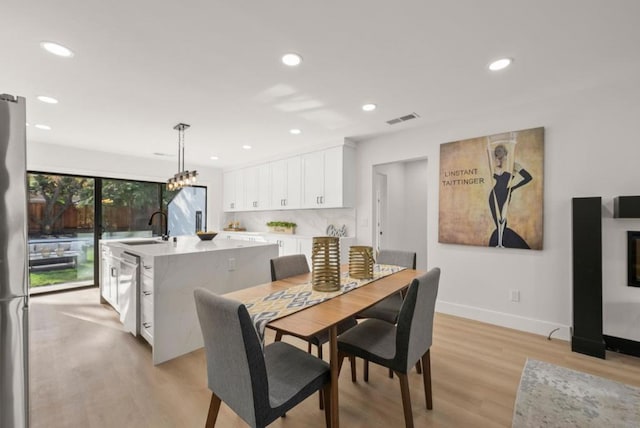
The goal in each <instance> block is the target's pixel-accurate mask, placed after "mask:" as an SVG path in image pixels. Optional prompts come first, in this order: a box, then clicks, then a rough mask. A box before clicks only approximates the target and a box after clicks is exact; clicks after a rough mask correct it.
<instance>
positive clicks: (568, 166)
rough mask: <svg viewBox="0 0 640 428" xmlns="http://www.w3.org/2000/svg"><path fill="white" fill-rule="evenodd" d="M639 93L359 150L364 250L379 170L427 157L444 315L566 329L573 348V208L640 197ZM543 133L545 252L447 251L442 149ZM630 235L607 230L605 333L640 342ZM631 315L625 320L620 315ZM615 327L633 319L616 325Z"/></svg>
mask: <svg viewBox="0 0 640 428" xmlns="http://www.w3.org/2000/svg"><path fill="white" fill-rule="evenodd" d="M638 83H639V82H638V80H637V79H633V80H632V79H628V78H627V79H620V80H619V81H617V82H616V83H614V84H611V85H610V86H606V87H597V88H586V89H582V90H581V91H580V92H573V93H566V94H560V95H557V96H556V97H555V98H550V99H545V100H539V101H537V102H535V103H531V104H527V105H521V106H518V107H515V108H514V107H511V108H508V109H504V110H503V111H487V112H480V113H478V114H477V115H475V116H470V117H461V118H458V119H456V120H455V121H448V122H440V123H432V124H425V126H423V127H421V128H414V129H411V130H407V131H403V132H398V133H394V134H388V135H383V136H378V137H375V138H371V139H368V140H366V141H363V142H360V143H359V144H358V160H357V162H358V182H357V189H358V192H357V194H358V204H357V210H358V225H357V226H358V228H357V237H358V243H359V244H363V245H371V237H372V229H371V228H372V225H371V221H370V220H371V219H372V207H373V203H372V177H373V173H372V171H373V166H374V165H376V164H381V163H388V162H394V161H403V160H408V159H416V158H424V157H426V158H428V161H429V167H428V168H427V171H428V173H427V174H428V175H427V176H428V188H427V195H428V206H427V216H428V230H427V239H426V244H427V251H428V254H429V260H428V265H429V267H434V266H439V267H441V268H442V277H441V283H440V291H439V296H438V306H437V308H438V310H439V311H442V312H448V313H452V314H457V315H461V316H465V317H469V318H474V319H479V320H483V321H487V322H491V323H495V324H500V325H505V326H508V327H512V328H517V329H521V330H526V331H532V332H536V333H539V334H548V333H549V332H550V331H551V330H552V329H553V328H556V327H560V328H561V330H560V331H559V332H558V333H556V334H554V337H558V336H560V337H563V338H569V329H568V327H569V326H570V325H571V323H572V312H571V306H572V300H571V278H572V276H571V275H572V274H571V198H572V197H577V196H602V197H603V201H604V202H605V206H609V207H610V206H611V200H612V198H613V197H614V196H617V195H638V194H640V184H639V183H640V162H639V160H640V141H639V140H640V137H638V127H637V120H638V118H639V117H640V102H639V100H640V84H638ZM418 120H422V119H418ZM398 126H401V125H398ZM538 126H544V127H545V176H544V179H545V196H544V204H545V205H544V216H545V218H544V249H543V250H542V251H528V250H515V249H496V248H485V247H471V246H460V245H450V244H439V243H438V240H437V239H438V238H437V237H438V229H437V228H438V175H439V147H440V144H441V143H446V142H450V141H456V140H460V139H465V138H472V137H477V136H483V135H490V134H494V133H499V132H504V131H509V130H518V129H526V128H534V127H538ZM609 209H610V208H609ZM627 228H631V229H635V230H640V220H624V221H620V220H613V219H610V218H605V219H604V220H603V239H604V245H603V248H604V252H605V253H604V257H603V258H604V278H603V281H604V285H603V288H604V308H605V326H604V331H605V333H607V334H611V335H617V336H619V337H625V338H629V339H634V340H640V337H639V333H638V328H637V326H638V325H639V324H638V317H639V316H640V289H639V288H632V287H627V286H626V265H625V260H626V255H623V251H624V248H625V245H626V241H624V242H623V236H622V235H623V231H624V230H626V229H627ZM510 289H518V290H520V294H521V301H520V302H519V303H514V302H510V301H509V299H508V296H509V290H510ZM622 305H624V308H625V310H624V314H625V315H624V316H623V315H618V311H617V309H615V308H616V307H620V306H622ZM614 318H624V319H623V320H619V321H617V322H614ZM632 322H633V324H631V323H632Z"/></svg>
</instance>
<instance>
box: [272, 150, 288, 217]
mask: <svg viewBox="0 0 640 428" xmlns="http://www.w3.org/2000/svg"><path fill="white" fill-rule="evenodd" d="M287 166H288V162H287V159H283V160H279V161H275V162H271V163H270V164H269V167H270V168H269V169H270V172H271V207H272V209H274V210H279V209H282V208H284V207H285V201H286V200H287V187H288V186H287V179H288V168H287Z"/></svg>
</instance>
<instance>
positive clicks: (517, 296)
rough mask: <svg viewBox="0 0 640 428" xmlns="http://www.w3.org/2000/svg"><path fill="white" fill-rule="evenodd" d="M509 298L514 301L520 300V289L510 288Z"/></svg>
mask: <svg viewBox="0 0 640 428" xmlns="http://www.w3.org/2000/svg"><path fill="white" fill-rule="evenodd" d="M509 299H510V300H511V301H512V302H519V301H520V290H509Z"/></svg>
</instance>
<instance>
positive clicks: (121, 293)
mask: <svg viewBox="0 0 640 428" xmlns="http://www.w3.org/2000/svg"><path fill="white" fill-rule="evenodd" d="M114 258H116V259H117V260H118V262H119V263H120V275H119V276H118V303H119V306H120V321H121V322H122V324H123V325H124V329H125V330H126V331H128V332H129V333H131V334H133V335H134V336H137V335H138V328H139V325H140V319H139V318H140V311H139V310H138V293H139V288H140V257H139V256H137V255H135V254H131V253H127V252H126V251H124V252H123V253H122V254H121V255H120V257H114Z"/></svg>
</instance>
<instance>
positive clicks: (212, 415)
mask: <svg viewBox="0 0 640 428" xmlns="http://www.w3.org/2000/svg"><path fill="white" fill-rule="evenodd" d="M220 403H221V401H220V397H218V396H217V395H216V394H215V393H211V403H210V404H209V414H207V422H206V424H205V427H206V428H213V427H214V426H215V425H216V419H218V411H220Z"/></svg>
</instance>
